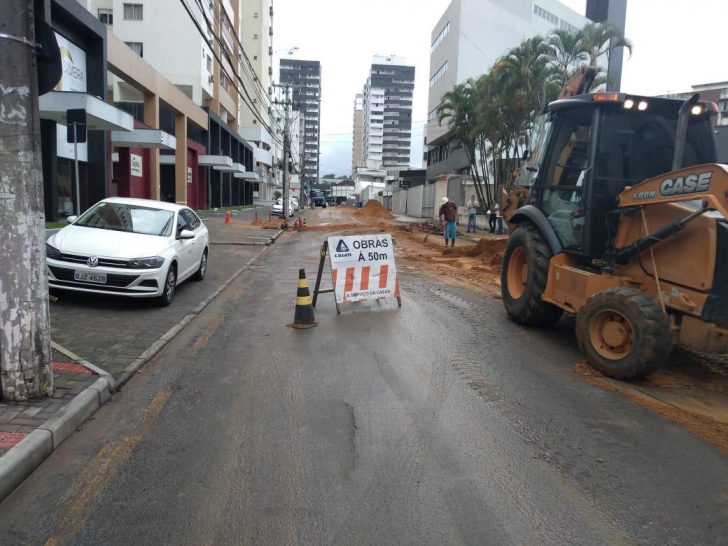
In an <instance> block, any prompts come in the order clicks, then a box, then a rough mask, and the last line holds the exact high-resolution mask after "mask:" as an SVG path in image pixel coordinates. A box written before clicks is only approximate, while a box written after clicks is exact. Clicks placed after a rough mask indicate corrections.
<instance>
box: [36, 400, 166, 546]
mask: <svg viewBox="0 0 728 546" xmlns="http://www.w3.org/2000/svg"><path fill="white" fill-rule="evenodd" d="M171 394H172V392H171V391H169V390H164V391H160V392H159V393H157V395H156V396H155V397H154V398H153V399H152V401H151V403H150V404H149V406H148V407H147V408H146V410H145V415H144V417H143V418H142V420H141V421H139V422H138V423H137V424H136V425H135V426H134V427H133V428H132V431H131V434H129V435H128V436H126V437H125V438H123V439H122V440H120V441H119V442H116V443H114V442H109V443H107V444H106V445H105V446H104V447H103V448H102V449H101V451H99V453H98V454H97V455H96V457H94V458H93V460H92V461H91V462H90V463H89V465H88V466H87V467H86V468H85V469H84V471H83V472H82V473H81V475H80V476H79V477H78V478H76V480H75V481H74V485H73V492H72V494H71V495H70V498H73V499H74V500H73V502H72V503H71V506H70V507H69V508H68V510H66V514H65V516H63V518H62V519H61V520H60V523H59V524H58V526H57V532H56V534H55V535H53V536H51V537H50V538H49V539H48V540H47V541H46V546H57V545H59V544H68V543H71V542H73V538H74V537H75V536H76V534H78V532H79V531H80V530H81V528H82V527H83V526H84V525H85V523H86V520H88V518H89V516H90V515H91V510H93V509H94V508H95V505H96V500H97V497H98V496H99V495H100V494H101V492H102V491H103V490H104V489H106V487H107V486H108V485H109V482H110V481H111V479H112V478H113V477H114V476H115V475H116V473H117V472H118V470H119V467H120V466H121V465H122V464H123V463H124V462H125V461H126V460H127V459H128V458H129V456H130V455H131V454H132V452H133V451H134V448H136V446H137V445H138V444H139V442H141V440H142V438H144V435H145V434H146V433H147V432H149V430H150V429H151V428H152V425H154V423H155V421H156V419H157V417H158V416H159V414H160V413H161V411H162V409H164V406H165V405H166V404H167V401H168V400H169V397H170V395H171ZM79 489H80V490H79Z"/></svg>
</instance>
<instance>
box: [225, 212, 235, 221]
mask: <svg viewBox="0 0 728 546" xmlns="http://www.w3.org/2000/svg"><path fill="white" fill-rule="evenodd" d="M225 223H226V224H232V223H233V217H232V216H230V210H229V209H228V211H227V214H226V215H225Z"/></svg>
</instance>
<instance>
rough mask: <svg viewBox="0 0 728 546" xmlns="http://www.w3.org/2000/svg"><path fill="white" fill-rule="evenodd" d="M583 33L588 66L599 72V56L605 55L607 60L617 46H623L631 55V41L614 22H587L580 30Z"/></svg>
mask: <svg viewBox="0 0 728 546" xmlns="http://www.w3.org/2000/svg"><path fill="white" fill-rule="evenodd" d="M581 33H582V35H583V37H582V41H583V44H582V45H583V47H584V51H585V52H586V55H587V60H588V61H589V66H593V67H594V68H596V69H597V75H598V74H599V72H600V71H601V70H600V67H599V66H598V65H597V61H598V60H599V58H600V57H603V56H605V55H606V57H607V60H609V58H610V57H611V55H612V53H613V52H614V50H615V49H616V48H618V47H625V48H627V51H629V54H630V55H632V47H633V45H632V41H631V40H628V39H627V38H625V37H624V34H622V31H621V30H619V28H617V27H616V26H615V25H614V24H612V23H610V22H609V21H605V22H604V23H588V24H587V25H586V26H584V28H583V29H582V30H581Z"/></svg>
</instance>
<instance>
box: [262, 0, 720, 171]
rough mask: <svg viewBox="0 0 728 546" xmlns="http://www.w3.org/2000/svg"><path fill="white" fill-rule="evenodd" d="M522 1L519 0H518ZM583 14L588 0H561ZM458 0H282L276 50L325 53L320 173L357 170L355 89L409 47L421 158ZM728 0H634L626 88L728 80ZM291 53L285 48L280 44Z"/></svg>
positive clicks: (686, 86)
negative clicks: (433, 75)
mask: <svg viewBox="0 0 728 546" xmlns="http://www.w3.org/2000/svg"><path fill="white" fill-rule="evenodd" d="M514 1H519V0H514ZM562 2H563V3H564V4H566V5H567V6H569V7H571V8H572V9H574V10H575V11H577V12H579V13H581V14H583V13H584V11H585V6H586V0H562ZM449 3H450V0H274V2H273V6H274V10H275V16H274V22H273V28H274V36H273V40H274V42H273V43H274V50H280V49H283V48H289V47H293V46H296V47H299V48H300V50H299V51H298V52H297V53H296V55H295V56H296V57H298V58H301V59H313V60H319V61H321V70H322V77H321V80H322V92H321V98H322V103H321V104H322V107H321V153H322V155H321V165H320V174H321V175H322V176H323V175H324V174H326V173H330V172H334V173H336V174H340V175H348V174H349V173H350V171H351V133H352V116H353V103H354V97H355V95H356V94H357V93H360V92H361V90H362V87H363V85H364V82H365V81H366V78H367V74H368V69H369V66H370V65H371V62H372V56H373V55H377V54H383V55H393V54H394V55H399V56H403V57H407V60H408V64H410V65H414V66H415V92H414V104H413V108H414V109H413V112H412V120H413V122H414V123H413V129H412V165H413V166H420V165H421V158H422V149H423V146H422V139H423V136H424V122H425V121H426V119H427V91H428V81H429V78H430V75H429V74H428V71H429V63H430V33H431V31H432V28H433V26H434V25H435V23H437V21H438V19H439V18H440V16H441V15H442V12H443V11H444V10H445V8H446V7H447V6H448V4H449ZM727 23H728V0H691V1H689V2H688V1H685V0H628V6H627V24H626V32H625V33H626V35H627V37H628V38H630V39H631V40H632V41H633V42H634V44H635V47H634V53H633V55H632V57H631V58H630V59H628V60H627V59H626V60H625V65H624V69H623V77H622V89H623V90H625V91H629V92H631V93H636V94H645V95H654V94H660V93H666V92H678V91H688V90H690V86H691V85H692V84H698V83H707V82H716V81H726V80H728V60H727V59H726V35H727V34H726V24H727ZM280 54H284V53H279V55H280Z"/></svg>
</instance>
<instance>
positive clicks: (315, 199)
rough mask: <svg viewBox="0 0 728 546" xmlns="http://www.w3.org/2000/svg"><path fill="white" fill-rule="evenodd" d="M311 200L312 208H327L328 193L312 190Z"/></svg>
mask: <svg viewBox="0 0 728 546" xmlns="http://www.w3.org/2000/svg"><path fill="white" fill-rule="evenodd" d="M309 198H310V199H311V208H314V207H323V208H326V192H324V191H323V190H311V193H310V194H309Z"/></svg>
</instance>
